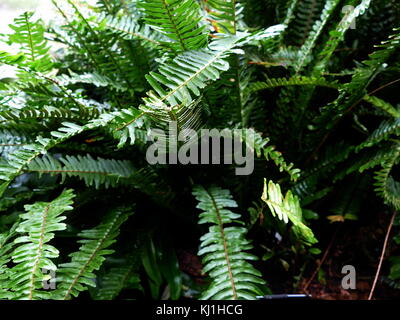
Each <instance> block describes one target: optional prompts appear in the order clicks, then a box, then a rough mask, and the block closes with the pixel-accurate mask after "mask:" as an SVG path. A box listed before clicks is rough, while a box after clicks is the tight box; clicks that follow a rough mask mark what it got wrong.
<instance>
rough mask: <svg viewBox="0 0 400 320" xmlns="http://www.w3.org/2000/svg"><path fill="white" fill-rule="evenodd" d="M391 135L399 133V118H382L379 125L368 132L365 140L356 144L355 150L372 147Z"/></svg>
mask: <svg viewBox="0 0 400 320" xmlns="http://www.w3.org/2000/svg"><path fill="white" fill-rule="evenodd" d="M391 135H395V136H399V135H400V118H397V119H390V120H384V121H382V123H381V124H380V125H379V127H378V128H377V129H376V130H375V131H374V132H372V133H371V134H370V136H369V137H368V139H367V140H365V141H364V142H363V143H361V144H360V145H359V146H357V149H356V150H357V151H360V150H361V149H364V148H367V147H372V146H374V145H376V144H378V143H380V142H382V141H384V140H386V139H388V138H389V137H390V136H391Z"/></svg>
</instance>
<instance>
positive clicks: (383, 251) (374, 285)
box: [368, 211, 396, 300]
mask: <svg viewBox="0 0 400 320" xmlns="http://www.w3.org/2000/svg"><path fill="white" fill-rule="evenodd" d="M395 217H396V211H394V212H393V215H392V219H391V220H390V223H389V227H388V229H387V231H386V237H385V242H384V243H383V248H382V253H381V258H380V259H379V265H378V269H377V270H376V274H375V279H374V283H373V285H372V288H371V292H370V293H369V297H368V300H371V299H372V296H373V295H374V291H375V287H376V283H377V282H378V278H379V273H380V272H381V267H382V262H383V258H384V257H385V251H386V246H387V243H388V240H389V235H390V231H391V230H392V226H393V222H394V218H395Z"/></svg>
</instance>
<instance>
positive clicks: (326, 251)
mask: <svg viewBox="0 0 400 320" xmlns="http://www.w3.org/2000/svg"><path fill="white" fill-rule="evenodd" d="M337 230H338V229H336V231H335V233H334V234H333V236H332V239H331V241H330V242H329V245H328V247H327V248H326V250H325V253H324V256H323V257H322V259H321V261H320V262H319V264H318V266H317V268H316V269H315V271H314V273H313V274H312V276H311V278H310V279H309V280H308V281H307V283H306V285H305V286H304V292H305V293H308V291H307V289H308V287H309V286H310V284H311V282H312V281H313V280H314V278H315V276H316V275H317V273H318V271H319V270H320V269H321V267H322V265H323V264H324V262H325V260H326V258H327V257H328V253H329V251H330V250H331V248H332V245H333V242H334V240H335V238H336V234H337Z"/></svg>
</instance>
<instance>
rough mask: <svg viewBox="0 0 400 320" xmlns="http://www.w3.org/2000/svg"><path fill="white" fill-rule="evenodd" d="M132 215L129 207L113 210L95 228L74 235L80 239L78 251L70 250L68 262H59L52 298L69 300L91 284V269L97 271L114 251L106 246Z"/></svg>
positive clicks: (92, 283)
mask: <svg viewBox="0 0 400 320" xmlns="http://www.w3.org/2000/svg"><path fill="white" fill-rule="evenodd" d="M131 214H132V212H131V211H130V210H121V209H117V210H114V211H113V212H111V213H110V214H109V215H108V216H107V217H106V218H105V219H104V221H103V222H102V223H101V224H100V225H98V226H97V227H95V228H93V229H89V230H84V231H82V232H80V233H79V234H78V236H79V237H80V238H81V240H79V241H78V243H80V244H81V247H80V248H79V251H77V252H74V253H71V254H70V255H69V256H70V257H71V261H70V262H67V263H63V264H61V265H59V268H58V271H57V283H58V286H57V289H56V290H55V291H54V292H53V293H52V297H53V298H54V299H56V300H69V299H71V298H73V297H77V296H78V294H79V293H80V292H82V291H85V290H87V288H88V286H92V287H95V286H96V284H95V282H94V281H93V279H95V278H96V275H95V274H94V271H96V270H99V268H100V267H101V265H102V264H103V262H104V260H105V257H104V256H105V255H109V254H111V253H113V252H114V250H111V249H109V247H110V246H111V245H112V244H114V243H115V242H116V240H115V238H116V237H117V236H118V235H119V232H120V227H121V225H122V224H123V223H124V222H125V221H126V220H127V219H128V217H129V216H130V215H131Z"/></svg>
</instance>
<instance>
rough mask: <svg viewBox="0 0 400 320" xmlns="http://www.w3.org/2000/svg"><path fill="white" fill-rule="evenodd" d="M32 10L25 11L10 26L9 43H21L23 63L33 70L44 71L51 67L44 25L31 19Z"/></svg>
mask: <svg viewBox="0 0 400 320" xmlns="http://www.w3.org/2000/svg"><path fill="white" fill-rule="evenodd" d="M32 16H33V13H32V12H25V13H23V14H22V15H20V16H19V17H18V18H16V19H14V23H13V24H12V25H11V26H10V27H11V29H13V30H14V34H12V35H10V37H9V40H10V42H11V43H15V44H19V45H21V49H22V52H23V54H24V56H25V59H26V60H25V63H24V65H27V66H28V67H30V68H32V69H33V70H36V71H40V72H46V71H49V70H50V69H51V68H52V67H53V62H52V60H51V58H50V54H49V46H48V44H47V41H46V40H45V38H44V30H45V29H44V26H43V23H42V22H41V21H36V22H33V21H32Z"/></svg>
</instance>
